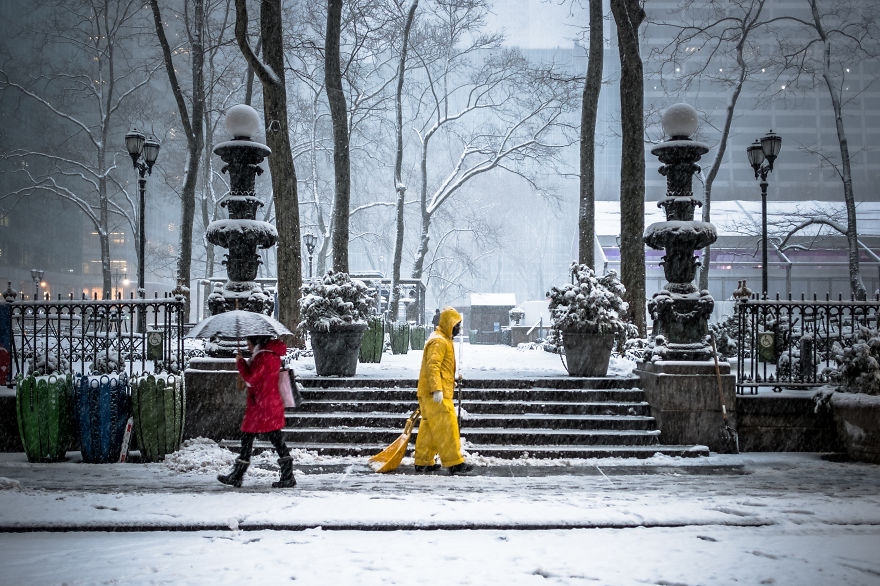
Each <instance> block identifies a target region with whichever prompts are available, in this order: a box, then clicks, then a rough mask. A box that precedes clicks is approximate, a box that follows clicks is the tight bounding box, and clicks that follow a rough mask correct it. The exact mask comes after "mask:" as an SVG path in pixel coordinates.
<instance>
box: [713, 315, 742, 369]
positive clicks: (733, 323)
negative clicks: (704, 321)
mask: <svg viewBox="0 0 880 586" xmlns="http://www.w3.org/2000/svg"><path fill="white" fill-rule="evenodd" d="M746 327H748V325H747V326H746ZM709 332H710V333H712V334H714V335H715V348H716V349H717V350H718V355H719V359H721V360H725V359H727V358H731V357H735V356H736V351H737V339H738V337H739V320H738V319H737V318H736V316H734V315H728V316H726V317H725V318H724V319H722V320H721V321H720V322H717V323H711V324H709Z"/></svg>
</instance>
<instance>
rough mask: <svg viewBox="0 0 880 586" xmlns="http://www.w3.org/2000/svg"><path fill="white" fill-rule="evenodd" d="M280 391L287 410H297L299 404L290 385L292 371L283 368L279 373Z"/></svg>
mask: <svg viewBox="0 0 880 586" xmlns="http://www.w3.org/2000/svg"><path fill="white" fill-rule="evenodd" d="M278 391H279V392H280V393H281V400H282V401H284V407H285V409H296V407H297V403H296V399H295V398H294V396H293V389H292V388H291V384H290V371H289V370H287V369H286V368H282V369H281V370H280V371H279V372H278Z"/></svg>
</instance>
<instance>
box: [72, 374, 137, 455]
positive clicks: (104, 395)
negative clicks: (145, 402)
mask: <svg viewBox="0 0 880 586" xmlns="http://www.w3.org/2000/svg"><path fill="white" fill-rule="evenodd" d="M74 408H75V411H76V427H77V434H78V438H79V445H80V452H81V453H82V459H83V462H87V463H89V464H106V463H109V462H118V461H119V454H120V452H121V451H122V438H123V435H125V425H126V423H127V422H128V418H129V416H130V415H131V396H130V394H129V388H128V377H127V376H126V375H125V374H119V375H112V376H110V375H106V374H103V375H89V376H80V377H78V378H77V380H76V383H75V384H74Z"/></svg>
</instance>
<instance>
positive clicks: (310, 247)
mask: <svg viewBox="0 0 880 586" xmlns="http://www.w3.org/2000/svg"><path fill="white" fill-rule="evenodd" d="M303 243H304V244H305V245H306V250H307V251H308V252H309V280H310V281H311V280H312V255H313V254H315V246H316V245H317V244H318V237H317V236H315V235H314V234H312V233H311V232H306V233H305V234H304V235H303Z"/></svg>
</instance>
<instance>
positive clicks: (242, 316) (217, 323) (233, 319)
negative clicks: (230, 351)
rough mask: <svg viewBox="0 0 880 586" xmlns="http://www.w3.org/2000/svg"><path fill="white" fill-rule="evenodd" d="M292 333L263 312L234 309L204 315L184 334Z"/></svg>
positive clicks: (267, 334)
mask: <svg viewBox="0 0 880 586" xmlns="http://www.w3.org/2000/svg"><path fill="white" fill-rule="evenodd" d="M287 334H293V332H291V331H290V330H289V329H287V327H286V326H285V325H284V324H283V323H281V322H280V321H278V320H277V319H275V318H273V317H271V316H268V315H266V314H264V313H256V312H253V311H244V310H241V309H234V310H232V311H226V312H224V313H218V314H217V315H212V316H210V317H206V318H205V319H203V320H202V321H200V322H199V323H197V324H196V325H194V326H193V328H192V329H191V330H190V331H189V333H187V334H186V337H187V338H214V337H216V336H222V337H225V338H236V339H237V338H240V337H248V336H272V337H273V338H277V337H279V336H284V335H287Z"/></svg>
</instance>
